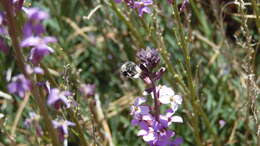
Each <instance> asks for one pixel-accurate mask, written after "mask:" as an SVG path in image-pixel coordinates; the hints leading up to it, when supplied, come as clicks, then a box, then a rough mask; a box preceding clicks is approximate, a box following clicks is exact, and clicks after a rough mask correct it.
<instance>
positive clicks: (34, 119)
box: [24, 112, 43, 136]
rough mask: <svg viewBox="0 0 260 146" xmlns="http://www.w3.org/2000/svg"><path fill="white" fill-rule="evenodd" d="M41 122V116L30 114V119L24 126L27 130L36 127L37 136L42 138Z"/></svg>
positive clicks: (26, 120)
mask: <svg viewBox="0 0 260 146" xmlns="http://www.w3.org/2000/svg"><path fill="white" fill-rule="evenodd" d="M39 120H40V115H38V114H36V113H34V112H30V113H29V118H27V119H25V122H24V125H25V127H26V128H30V127H34V128H35V130H36V134H37V136H42V135H43V130H42V128H41V126H40V124H39Z"/></svg>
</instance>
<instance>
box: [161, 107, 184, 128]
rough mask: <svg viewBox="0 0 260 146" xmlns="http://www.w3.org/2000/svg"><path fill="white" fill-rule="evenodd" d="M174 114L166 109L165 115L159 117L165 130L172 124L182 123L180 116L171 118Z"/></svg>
mask: <svg viewBox="0 0 260 146" xmlns="http://www.w3.org/2000/svg"><path fill="white" fill-rule="evenodd" d="M174 113H175V112H174V111H173V110H172V109H168V110H167V111H166V114H165V115H160V122H161V124H162V125H163V126H164V127H165V128H167V127H169V126H170V125H171V124H172V123H183V119H182V117H180V116H173V114H174Z"/></svg>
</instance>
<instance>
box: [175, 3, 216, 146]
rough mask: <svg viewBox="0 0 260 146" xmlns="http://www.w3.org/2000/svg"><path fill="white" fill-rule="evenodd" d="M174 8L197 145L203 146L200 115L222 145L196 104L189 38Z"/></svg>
mask: <svg viewBox="0 0 260 146" xmlns="http://www.w3.org/2000/svg"><path fill="white" fill-rule="evenodd" d="M173 8H174V16H175V19H176V22H177V32H176V36H177V37H178V36H179V39H180V43H178V44H179V45H180V47H181V48H182V50H183V55H184V62H185V68H186V70H187V78H188V88H189V90H190V97H191V104H192V107H193V109H194V111H195V117H194V120H195V121H194V122H195V127H194V128H195V136H196V142H197V145H202V144H201V141H200V133H199V128H198V115H201V116H202V118H203V119H204V121H205V122H206V126H207V128H208V129H209V130H210V132H211V133H212V135H213V137H214V139H215V140H216V143H217V145H218V146H219V145H220V143H219V141H218V138H217V135H216V133H215V132H214V130H213V129H212V127H211V126H210V122H209V119H208V117H207V115H206V114H205V113H204V111H203V109H202V107H201V106H200V104H199V103H197V102H196V100H198V101H199V98H198V96H197V94H196V89H195V87H194V84H193V77H192V70H191V63H190V55H189V48H188V44H187V38H185V35H184V32H183V29H182V24H181V18H180V15H179V11H178V7H177V4H174V6H173Z"/></svg>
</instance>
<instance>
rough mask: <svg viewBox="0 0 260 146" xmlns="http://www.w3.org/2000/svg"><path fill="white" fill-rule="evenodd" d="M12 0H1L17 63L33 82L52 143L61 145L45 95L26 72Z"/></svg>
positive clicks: (57, 145) (56, 145)
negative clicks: (49, 113)
mask: <svg viewBox="0 0 260 146" xmlns="http://www.w3.org/2000/svg"><path fill="white" fill-rule="evenodd" d="M11 2H12V1H10V0H3V1H1V3H2V5H3V6H4V8H5V11H6V13H7V20H8V31H9V34H10V37H11V40H12V45H13V47H14V56H15V59H16V63H17V65H18V67H19V68H20V70H21V71H22V73H23V74H24V75H25V76H26V77H27V78H29V79H30V81H31V83H32V94H33V96H34V97H36V98H37V100H36V101H37V104H38V105H39V109H40V113H41V115H42V116H43V118H44V122H45V125H46V128H47V131H48V132H49V134H50V138H51V140H52V144H53V145H55V146H60V143H59V140H58V136H57V132H56V130H55V129H54V127H53V126H52V123H51V118H50V116H49V115H48V110H47V107H46V106H45V105H46V104H45V102H44V99H45V98H44V97H43V96H42V94H40V93H41V92H40V90H39V88H38V87H37V85H36V84H35V82H34V81H33V79H32V78H31V77H30V75H29V74H28V73H27V72H26V70H25V59H24V56H23V54H22V50H21V49H20V47H19V41H18V32H17V27H16V25H15V24H17V23H16V19H15V17H14V15H13V12H14V10H13V6H12V5H11Z"/></svg>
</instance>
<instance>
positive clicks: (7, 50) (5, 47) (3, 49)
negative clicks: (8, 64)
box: [0, 38, 9, 54]
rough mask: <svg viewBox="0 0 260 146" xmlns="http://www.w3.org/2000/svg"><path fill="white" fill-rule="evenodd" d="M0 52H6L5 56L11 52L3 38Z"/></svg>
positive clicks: (0, 40) (0, 41) (0, 42)
mask: <svg viewBox="0 0 260 146" xmlns="http://www.w3.org/2000/svg"><path fill="white" fill-rule="evenodd" d="M0 51H2V52H4V53H5V54H7V53H8V52H9V47H8V46H7V45H6V43H5V42H4V39H2V38H0Z"/></svg>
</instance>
